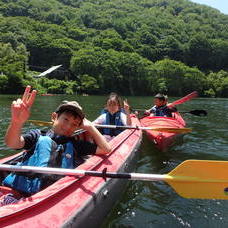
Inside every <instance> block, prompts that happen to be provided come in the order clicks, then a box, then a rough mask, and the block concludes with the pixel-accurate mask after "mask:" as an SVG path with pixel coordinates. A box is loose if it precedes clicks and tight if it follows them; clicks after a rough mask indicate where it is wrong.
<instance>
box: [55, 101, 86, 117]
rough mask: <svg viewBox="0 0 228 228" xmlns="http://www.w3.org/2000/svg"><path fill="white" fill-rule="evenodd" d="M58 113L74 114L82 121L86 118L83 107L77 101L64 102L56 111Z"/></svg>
mask: <svg viewBox="0 0 228 228" xmlns="http://www.w3.org/2000/svg"><path fill="white" fill-rule="evenodd" d="M55 112H56V113H63V112H72V113H73V114H75V115H77V116H79V117H80V118H81V119H84V118H85V114H84V112H83V111H82V107H81V106H80V105H79V104H78V102H77V101H63V104H61V105H59V107H58V108H57V109H56V110H55Z"/></svg>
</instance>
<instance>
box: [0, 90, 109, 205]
mask: <svg viewBox="0 0 228 228" xmlns="http://www.w3.org/2000/svg"><path fill="white" fill-rule="evenodd" d="M30 90H31V87H30V86H27V87H26V89H25V92H24V95H23V97H22V99H17V100H16V101H13V103H12V105H11V122H10V125H9V127H8V129H7V132H6V135H5V142H6V145H7V146H8V147H11V148H13V149H25V150H26V153H25V156H24V158H23V161H22V162H21V165H29V166H42V167H61V168H75V167H76V166H78V165H79V164H80V163H81V162H82V159H81V157H82V156H83V155H88V154H107V153H109V152H110V151H111V148H110V146H109V144H108V143H107V142H106V140H105V138H104V137H103V136H102V135H101V134H100V132H99V131H98V130H97V129H96V128H95V127H94V125H93V123H91V122H90V121H89V120H87V119H86V118H85V114H84V113H83V111H82V108H81V106H80V105H79V104H78V103H77V102H76V101H70V102H66V103H64V104H61V105H60V106H59V107H58V108H57V109H56V111H55V112H53V113H52V116H51V120H52V122H53V126H52V129H51V130H49V131H48V132H45V133H44V132H41V131H40V130H39V129H35V130H31V131H29V132H28V133H26V134H22V133H21V131H22V127H23V125H24V123H25V122H26V121H27V120H28V118H29V116H30V109H31V107H32V104H33V103H34V101H35V97H36V91H35V90H32V91H30ZM77 129H84V130H86V131H87V132H88V133H89V134H90V136H91V137H92V138H93V140H94V142H95V143H91V142H86V141H82V140H76V139H75V137H72V134H73V133H74V132H75V130H77ZM55 180H56V179H55V178H52V177H51V176H50V175H48V177H47V175H39V176H37V175H23V174H15V173H11V174H10V175H8V176H7V177H6V178H5V179H4V181H3V184H4V185H5V186H7V187H11V188H12V189H14V190H16V191H18V192H19V193H20V194H21V195H22V196H27V195H31V194H34V193H36V192H38V191H40V190H42V189H43V188H45V187H47V186H48V185H49V184H50V183H53V181H55ZM17 198H18V197H17ZM16 200H17V199H16ZM6 201H7V202H8V201H10V200H5V199H3V203H2V205H5V204H4V202H6ZM12 202H16V201H14V200H12V201H11V203H12Z"/></svg>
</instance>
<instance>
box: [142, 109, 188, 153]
mask: <svg viewBox="0 0 228 228" xmlns="http://www.w3.org/2000/svg"><path fill="white" fill-rule="evenodd" d="M140 122H141V125H142V126H143V127H154V128H183V127H185V125H186V124H185V121H184V119H183V118H182V117H181V115H180V114H179V113H178V112H176V113H173V117H160V116H146V117H144V118H142V119H141V120H140ZM146 133H147V135H148V137H149V139H151V140H152V141H153V142H154V144H155V146H156V147H157V148H158V149H159V150H161V151H167V150H168V149H169V148H170V147H171V146H172V145H174V144H175V142H176V139H177V137H179V136H180V134H177V133H168V132H159V131H153V130H146Z"/></svg>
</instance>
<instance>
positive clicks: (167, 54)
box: [0, 0, 228, 97]
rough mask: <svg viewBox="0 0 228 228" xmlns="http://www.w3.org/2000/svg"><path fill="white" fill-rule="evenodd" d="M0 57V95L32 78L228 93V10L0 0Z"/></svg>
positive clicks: (71, 89)
mask: <svg viewBox="0 0 228 228" xmlns="http://www.w3.org/2000/svg"><path fill="white" fill-rule="evenodd" d="M0 57H1V58H0V93H18V92H21V89H22V87H23V86H24V85H25V84H27V83H28V81H30V80H32V85H33V86H34V87H36V88H37V89H39V91H40V92H48V93H76V92H79V93H81V92H86V93H101V94H103V93H107V92H110V91H117V92H120V93H121V94H129V95H151V94H154V93H156V92H158V91H160V92H164V93H168V94H170V95H178V96H179V95H183V94H185V93H187V92H190V91H192V90H198V91H199V92H200V93H201V95H208V96H221V97H228V15H224V14H222V13H220V12H219V11H217V10H215V9H213V8H210V7H206V6H202V5H198V4H195V3H192V2H190V1H188V0H112V1H108V0H97V1H94V0H48V1H44V0H17V1H15V0H1V1H0ZM59 64H62V65H63V68H62V71H56V72H55V73H53V74H51V75H50V76H49V77H48V78H49V79H47V78H45V79H38V80H37V79H36V80H35V79H33V78H32V75H34V72H31V71H32V70H36V71H44V70H45V69H47V68H49V67H50V66H52V65H59ZM30 84H31V83H30ZM12 85H14V86H13V87H12Z"/></svg>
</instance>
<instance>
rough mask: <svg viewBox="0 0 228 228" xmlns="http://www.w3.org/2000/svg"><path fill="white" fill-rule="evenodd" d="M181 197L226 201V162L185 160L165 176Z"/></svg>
mask: <svg viewBox="0 0 228 228" xmlns="http://www.w3.org/2000/svg"><path fill="white" fill-rule="evenodd" d="M165 181H166V182H167V183H168V184H170V185H171V186H172V188H173V189H174V190H175V191H176V192H177V193H178V194H179V195H181V196H182V197H185V198H200V199H226V200H227V199H228V162H227V161H209V160H187V161H184V162H183V163H181V164H180V165H179V166H177V167H176V168H175V169H173V170H172V171H171V172H170V173H168V174H167V175H166V176H165Z"/></svg>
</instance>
